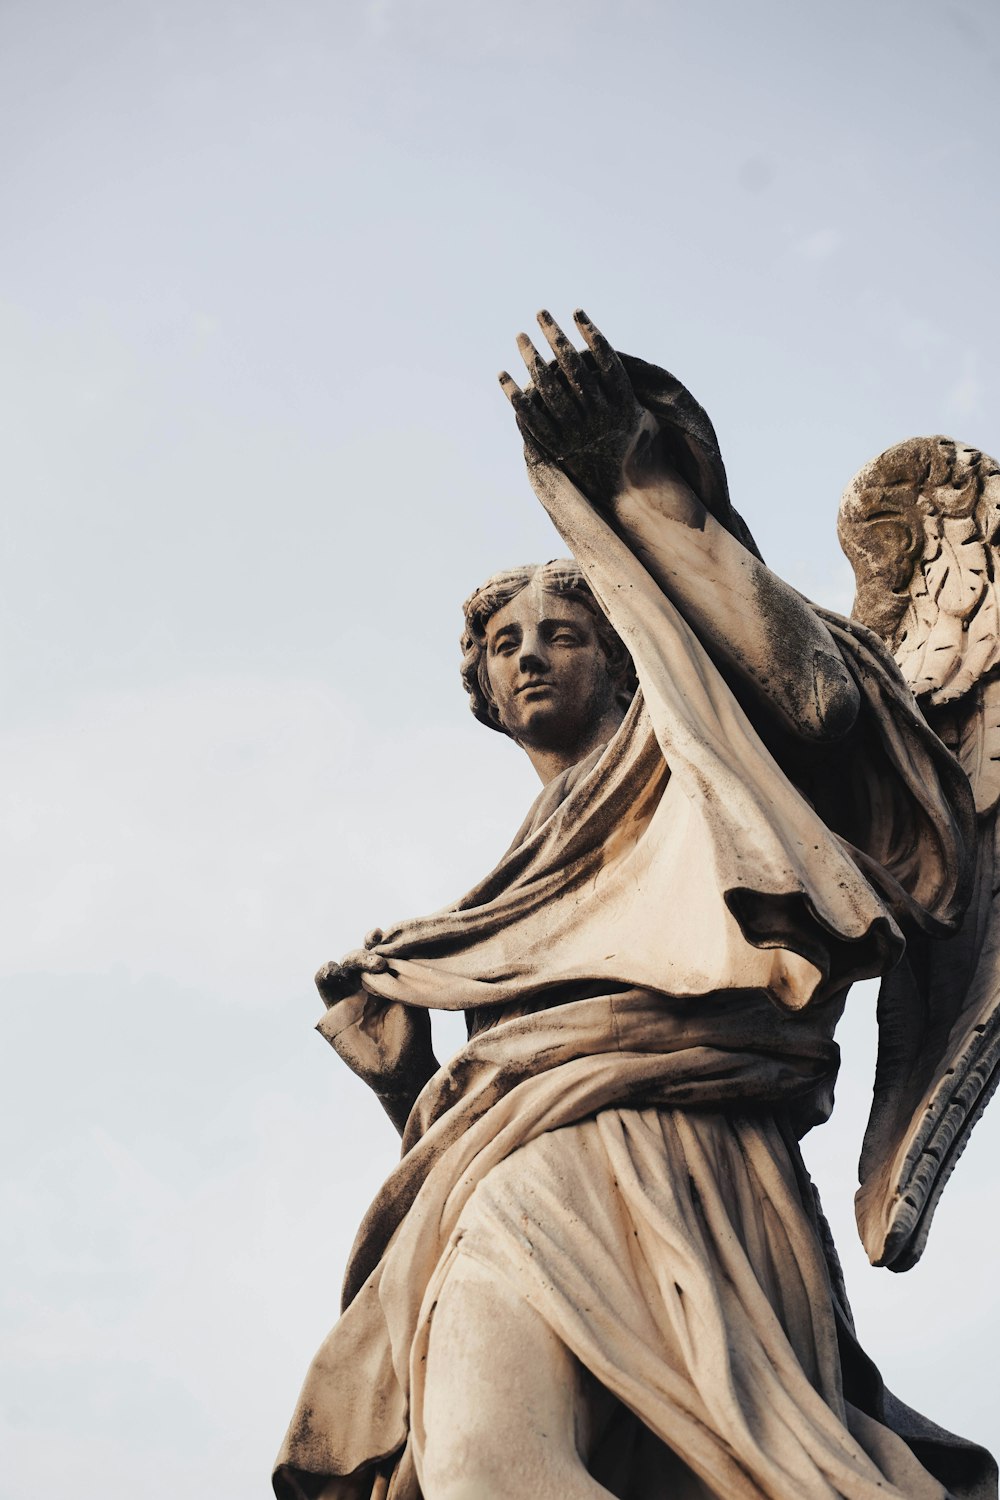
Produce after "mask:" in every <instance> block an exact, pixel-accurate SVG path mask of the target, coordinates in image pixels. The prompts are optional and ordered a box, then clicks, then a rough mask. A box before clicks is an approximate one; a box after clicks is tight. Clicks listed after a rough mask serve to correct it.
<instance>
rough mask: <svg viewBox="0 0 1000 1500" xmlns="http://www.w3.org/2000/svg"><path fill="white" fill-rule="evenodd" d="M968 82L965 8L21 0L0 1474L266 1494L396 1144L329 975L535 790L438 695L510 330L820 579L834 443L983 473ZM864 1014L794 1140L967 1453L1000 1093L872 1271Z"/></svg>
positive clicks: (488, 843)
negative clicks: (653, 420)
mask: <svg viewBox="0 0 1000 1500" xmlns="http://www.w3.org/2000/svg"><path fill="white" fill-rule="evenodd" d="M998 71H1000V10H998V9H997V8H996V7H995V5H993V4H992V3H990V0H954V3H943V0H937V3H930V0H909V3H904V0H865V3H859V0H848V3H845V0H839V3H837V4H833V3H832V0H827V3H824V4H821V3H818V0H760V3H757V4H754V5H746V4H742V3H738V0H719V3H712V0H698V3H693V0H685V3H683V4H682V3H671V0H616V3H613V4H612V3H596V0H507V3H505V4H503V5H499V4H484V3H479V0H326V3H319V0H215V3H212V0H208V3H206V0H169V3H160V0H131V3H128V0H88V3H87V4H85V5H83V4H79V3H75V0H62V3H58V0H3V3H2V5H0V154H2V193H0V216H2V220H3V233H2V236H0V273H2V274H0V334H2V337H0V347H2V349H3V364H2V369H3V375H2V379H3V393H2V403H0V414H2V415H0V421H2V423H3V441H2V444H0V463H2V467H3V494H4V505H3V512H2V521H0V538H2V543H3V545H2V548H0V556H2V568H3V577H2V582H0V615H2V621H3V642H4V647H5V653H4V660H3V668H2V670H3V688H4V700H5V703H6V704H7V713H6V715H5V718H4V721H3V727H2V731H0V756H2V762H0V764H2V777H0V809H2V813H0V817H2V825H3V843H4V848H5V850H6V854H7V858H6V859H5V861H4V866H3V872H2V889H0V914H2V916H0V922H2V934H3V942H2V944H0V993H2V1000H3V1005H4V1029H5V1032H6V1034H7V1045H6V1046H5V1048H4V1049H3V1050H4V1059H3V1067H4V1069H5V1072H4V1078H3V1086H2V1091H0V1092H2V1101H3V1104H2V1108H3V1110H4V1116H5V1118H4V1121H3V1126H2V1132H3V1139H4V1141H5V1143H6V1145H7V1147H8V1150H7V1153H6V1155H7V1161H6V1171H5V1178H4V1185H3V1189H2V1195H3V1196H2V1200H0V1241H2V1246H3V1251H2V1254H3V1271H2V1282H0V1304H2V1309H3V1321H4V1324H5V1328H4V1329H3V1332H2V1342H3V1348H4V1361H3V1396H2V1418H0V1449H2V1451H3V1454H4V1458H3V1461H2V1465H0V1497H2V1500H42V1497H45V1500H48V1497H50V1496H51V1497H60V1500H61V1497H62V1496H64V1495H69V1494H72V1496H73V1497H74V1500H99V1497H100V1500H106V1497H107V1496H109V1495H121V1496H122V1497H125V1496H128V1497H132V1496H138V1497H141V1500H176V1497H177V1496H178V1495H185V1496H186V1495H193V1494H198V1495H206V1496H209V1495H210V1496H212V1497H213V1500H249V1497H252V1496H254V1495H260V1496H264V1495H267V1494H268V1493H270V1490H269V1474H270V1466H271V1461H272V1458H273V1455H274V1452H275V1450H276V1448H277V1445H278V1442H279V1440H280V1438H281V1435H282V1432H283V1430H284V1426H285V1424H286V1422H287V1420H288V1417H289V1415H290V1413H291V1410H292V1406H293V1404H294V1400H295V1397H296V1393H297V1390H298V1386H299V1383H300V1381H301V1379H302V1376H303V1374H304V1372H305V1369H306V1366H307V1363H308V1361H309V1359H310V1357H311V1355H312V1353H313V1351H314V1349H315V1347H316V1345H317V1344H318V1343H319V1342H320V1340H321V1338H322V1337H323V1336H324V1334H325V1332H326V1331H327V1328H328V1327H329V1325H330V1324H331V1322H332V1321H333V1319H334V1317H335V1315H336V1310H337V1302H338V1290H339V1282H340V1276H341V1272H342V1269H343V1265H344V1262H345V1259H346V1256H347V1252H348V1248H349V1245H350V1242H351V1239H352V1237H353V1234H354V1230H355V1228H356V1226H357V1223H358V1221H359V1220H360V1218H361V1215H362V1213H363V1211H364V1209H365V1207H366V1206H367V1203H368V1201H369V1200H370V1198H371V1196H372V1195H373V1194H374V1192H375V1190H376V1188H377V1187H378V1185H379V1183H380V1181H381V1179H382V1177H383V1176H384V1175H385V1174H386V1172H387V1171H388V1169H389V1167H390V1165H391V1163H392V1160H393V1157H394V1154H395V1151H396V1149H397V1143H396V1140H395V1136H394V1133H393V1131H392V1127H391V1126H390V1125H389V1123H388V1121H387V1120H386V1119H385V1118H384V1117H383V1115H382V1114H381V1111H380V1110H379V1107H378V1105H377V1104H376V1103H375V1102H374V1101H373V1100H372V1099H370V1098H369V1096H368V1095H367V1094H366V1092H365V1090H364V1088H363V1087H362V1085H360V1084H359V1083H356V1082H355V1080H354V1079H353V1078H352V1077H351V1076H350V1075H349V1074H348V1073H347V1072H346V1070H345V1069H344V1068H343V1067H342V1065H341V1064H340V1063H339V1061H338V1059H337V1058H336V1057H335V1056H334V1054H333V1053H332V1052H331V1051H330V1049H329V1048H328V1047H327V1046H326V1045H325V1043H324V1042H322V1041H321V1040H320V1039H319V1038H318V1037H317V1036H315V1034H314V1033H313V1031H312V1029H311V1028H312V1025H313V1023H314V1021H315V1020H316V1018H317V1015H318V1012H319V1009H320V1006H319V1003H318V1001H317V998H316V996H315V992H314V990H313V986H312V979H311V976H312V973H313V971H314V969H315V968H316V967H317V966H318V964H319V963H321V962H322V961H324V960H326V959H328V958H334V957H339V956H340V955H341V954H342V953H343V952H344V951H345V950H347V949H349V948H352V947H354V946H356V945H357V943H358V942H359V940H360V939H361V937H362V936H363V934H364V933H365V931H367V930H368V929H369V928H370V927H372V926H375V925H385V924H387V923H389V922H391V921H393V920H395V919H397V918H399V917H404V916H413V915H418V914H421V913H423V912H426V911H429V910H431V909H433V908H435V907H437V906H440V905H442V904H444V903H445V902H446V901H449V900H451V899H453V898H455V897H457V896H458V895H460V894H461V893H462V891H463V890H464V889H465V888H466V887H468V886H469V885H471V884H472V883H474V881H475V880H477V879H478V878H479V877H480V876H481V875H483V874H484V873H485V871H486V870H487V869H488V868H489V867H490V866H491V865H492V864H493V863H494V862H495V860H496V858H497V857H498V855H499V854H500V853H501V852H502V851H503V849H504V848H505V847H506V844H507V843H508V841H509V838H510V836H511V835H512V833H513V831H514V829H515V828H516V827H517V825H518V824H519V823H520V821H521V818H522V816H523V814H524V811H525V810H526V807H527V805H528V803H529V802H530V800H531V798H532V797H533V796H534V794H535V789H536V783H535V782H534V780H533V773H532V772H531V770H530V767H529V766H528V764H527V762H526V761H524V760H523V759H522V757H521V756H520V754H519V752H518V751H517V750H516V748H515V747H514V746H512V745H511V744H510V743H509V742H507V741H505V740H503V739H502V738H501V737H500V736H498V735H493V734H490V733H489V732H488V731H486V730H484V729H483V728H481V727H480V726H479V725H478V724H476V723H475V721H474V720H473V719H472V717H471V715H470V714H469V712H468V708H467V706H466V702H465V698H464V694H463V692H462V689H461V686H460V683H459V678H458V647H457V637H458V633H459V628H460V623H461V620H460V612H459V606H460V602H461V600H462V599H463V598H464V597H465V595H466V594H468V593H469V592H470V591H471V589H472V588H473V587H474V586H475V585H476V584H478V583H479V582H481V581H482V579H483V578H484V577H485V576H486V575H487V574H488V573H490V572H491V571H493V570H495V569H496V568H498V567H503V566H508V565H511V564H516V563H520V562H523V561H527V560H545V559H546V558H549V557H552V556H555V555H560V554H561V553H562V552H563V551H564V549H563V547H562V544H561V543H560V542H559V540H558V538H556V537H555V536H554V534H553V533H552V531H551V529H550V527H549V523H548V522H547V520H546V519H545V518H544V516H543V515H542V512H541V510H540V508H539V506H538V504H537V502H536V501H535V500H534V497H533V496H532V494H531V492H530V490H529V488H528V485H527V482H526V480H525V478H524V474H523V468H522V464H521V458H520V445H519V442H518V440H517V437H516V433H515V432H514V430H513V427H512V424H511V420H510V414H509V410H508V409H507V408H506V404H505V402H504V400H503V398H502V396H501V394H500V392H499V389H498V387H497V385H496V379H495V377H496V372H497V370H498V369H499V368H500V367H501V366H504V365H511V361H512V359H513V358H514V357H515V356H514V351H513V336H514V334H515V333H516V332H517V330H518V329H520V328H523V327H526V326H528V324H529V322H530V320H531V318H532V316H533V313H534V311H535V309H536V308H538V307H539V306H542V305H547V306H549V307H551V308H552V310H553V312H555V314H556V315H557V316H562V317H565V318H568V316H569V314H570V312H571V310H572V308H573V307H574V306H576V305H577V304H579V303H582V304H583V306H585V307H586V308H587V310H588V312H589V313H590V314H591V315H592V316H593V317H594V318H595V320H596V321H597V322H598V323H599V324H600V325H601V326H602V328H603V329H604V330H605V331H606V332H607V334H608V335H609V337H611V338H612V339H613V340H614V342H615V343H617V344H618V346H619V347H621V348H623V349H626V350H628V351H629V352H630V353H634V354H638V355H641V356H643V357H645V358H647V359H650V360H653V361H655V362H657V363H660V364H664V365H666V366H668V367H669V368H671V369H673V370H674V371H675V372H676V373H677V374H679V375H680V376H681V377H682V379H684V380H685V382H686V383H687V384H689V385H690V386H691V388H692V389H693V390H694V392H695V394H696V395H697V396H698V397H699V398H700V399H701V400H702V401H703V402H704V404H705V405H706V406H707V408H708V410H709V412H710V414H711V415H712V417H713V420H714V422H715V424H716V427H717V429H718V432H719V435H720V439H721V443H722V448H723V453H724V455H725V457H726V461H727V465H728V469H729V474H730V481H731V486H732V491H733V495H734V499H735V501H736V504H737V505H738V507H739V508H740V510H742V511H743V513H744V514H745V515H746V517H747V519H748V520H749V522H750V524H751V526H752V528H753V530H754V531H755V533H756V535H757V538H758V541H759V542H760V544H761V547H762V549H763V551H764V553H765V555H766V556H767V558H768V560H769V561H770V563H771V564H772V566H774V567H775V568H776V569H777V571H779V572H780V573H781V574H782V575H783V576H784V577H786V578H787V579H788V580H789V581H790V582H792V583H793V584H795V585H796V586H797V587H799V588H800V589H802V590H803V591H805V592H807V593H809V594H810V595H812V596H813V597H815V598H816V599H817V600H818V601H819V602H821V603H824V604H827V605H830V606H832V607H835V608H840V609H848V608H849V607H850V600H851V582H850V576H849V571H848V569H847V565H846V563H845V562H844V561H843V559H842V557H841V555H840V553H839V551H838V548H837V543H836V538H835V533H834V523H835V516H836V508H837V501H838V497H839V495H840V492H841V490H842V489H843V487H844V486H845V484H846V483H847V481H848V480H849V479H850V478H851V476H852V474H853V473H854V472H855V471H856V469H858V468H859V467H860V466H861V464H862V463H863V462H865V461H866V460H867V459H869V458H871V457H872V456H874V454H876V453H877V452H879V451H880V450H881V449H883V448H885V447H887V446H888V445H889V444H890V443H893V442H896V441H898V440H900V439H902V438H904V437H907V436H911V435H914V434H917V433H926V432H939V431H945V432H950V433H952V434H953V435H954V436H956V437H958V438H960V439H962V440H965V441H969V442H973V443H975V444H977V445H978V446H980V447H983V448H985V449H986V450H987V451H992V452H993V453H994V454H996V453H998V452H1000V400H998V396H1000V390H998V377H997V374H996V373H995V368H994V358H995V350H996V348H997V347H998V345H1000V315H998V304H997V297H996V246H997V243H998V239H1000V233H998V231H1000V208H998V201H1000V200H998V192H997V186H998V184H997V161H998V148H1000V141H998V129H997V107H996V94H997V84H996V80H997V74H998ZM511 368H513V365H511ZM873 1006H874V996H873V993H872V992H871V989H870V987H868V988H865V989H859V990H858V991H856V992H855V994H854V996H853V997H852V1002H851V1007H850V1010H849V1015H848V1019H847V1022H846V1023H845V1025H844V1028H843V1032H842V1036H841V1041H842V1044H843V1048H844V1071H843V1075H842V1083H841V1089H840V1093H841V1099H840V1103H839V1106H838V1111H837V1113H836V1115H835V1118H834V1121H833V1122H832V1123H831V1124H830V1125H829V1126H827V1127H825V1129H824V1130H823V1131H822V1132H819V1133H817V1135H816V1137H815V1138H814V1139H812V1140H810V1142H809V1143H807V1149H808V1157H809V1161H810V1163H811V1165H812V1167H813V1170H814V1172H815V1174H816V1176H817V1180H818V1182H819V1185H820V1187H821V1190H822V1192H823V1196H824V1200H825V1203H826V1207H827V1211H828V1213H829V1215H830V1217H831V1219H832V1220H833V1222H834V1225H835V1229H836V1234H837V1238H838V1243H839V1245H840V1249H841V1254H842V1256H843V1258H844V1261H845V1264H846V1268H847V1274H848V1281H849V1287H850V1290H851V1294H852V1297H853V1300H854V1303H855V1312H856V1316H857V1321H858V1323H859V1327H860V1331H861V1335H862V1339H863V1342H864V1343H865V1345H866V1347H867V1348H868V1350H869V1352H870V1353H871V1354H872V1355H873V1357H874V1358H875V1359H876V1360H877V1361H878V1363H879V1364H880V1366H881V1368H882V1370H883V1371H884V1373H885V1375H886V1378H887V1380H888V1381H889V1383H890V1384H891V1385H893V1386H894V1387H895V1389H896V1390H897V1392H898V1394H899V1395H900V1396H902V1397H903V1398H904V1399H905V1400H907V1401H909V1402H911V1403H912V1404H914V1405H916V1406H918V1407H920V1408H922V1409H923V1410H925V1411H926V1412H927V1413H928V1415H930V1416H932V1417H933V1418H935V1419H936V1420H937V1421H939V1422H942V1423H944V1424H945V1425H950V1426H952V1427H954V1428H956V1429H957V1430H959V1431H961V1432H963V1433H965V1434H967V1435H969V1436H973V1437H977V1438H979V1439H980V1440H982V1441H985V1442H987V1443H989V1444H992V1445H993V1446H994V1447H995V1448H1000V1416H998V1411H997V1403H996V1391H997V1388H998V1380H997V1363H998V1358H1000V1356H998V1355H997V1353H996V1348H997V1345H998V1342H1000V1289H998V1280H997V1276H996V1272H995V1269H994V1262H995V1254H994V1240H995V1238H996V1236H997V1234H998V1231H1000V1201H998V1186H1000V1170H998V1168H997V1167H996V1166H995V1160H996V1157H997V1155H998V1154H1000V1104H998V1105H996V1106H995V1107H994V1112H993V1114H992V1116H990V1115H988V1116H987V1119H986V1120H985V1122H984V1123H983V1124H982V1125H981V1126H980V1127H979V1128H978V1130H977V1133H976V1136H975V1137H974V1139H973V1143H972V1145H971V1146H970V1148H969V1150H968V1152H967V1154H966V1156H965V1158H964V1159H963V1161H962V1162H961V1164H960V1166H959V1168H958V1171H957V1173H956V1175H955V1177H954V1179H953V1181H952V1183H951V1185H950V1187H949V1188H948V1190H947V1192H946V1194H945V1197H944V1200H943V1204H942V1206H941V1208H940V1210H939V1213H938V1217H937V1221H936V1224H935V1227H934V1230H933V1232H932V1236H931V1242H930V1248H929V1250H928V1252H927V1254H926V1256H925V1259H924V1261H923V1262H922V1264H921V1265H920V1266H919V1267H918V1268H917V1269H916V1270H915V1271H913V1272H910V1273H908V1274H907V1275H905V1276H893V1275H891V1274H890V1273H888V1272H886V1271H877V1270H873V1269H871V1268H869V1267H868V1265H867V1262H866V1260H865V1257H864V1254H863V1252H862V1250H861V1248H860V1245H859V1243H858V1241H857V1236H856V1233H855V1231H854V1227H853V1211H852V1194H853V1190H854V1185H855V1180H856V1178H855V1163H856V1160H857V1154H858V1149H859V1145H860V1139H861V1132H862V1129H863V1125H864V1117H865V1113H866V1101H867V1098H868V1097H870V1086H871V1078H872V1070H873V1045H874V1041H873V1020H872V1017H873ZM456 1039H457V1038H456V1032H455V1029H454V1027H452V1030H451V1031H450V1032H448V1034H447V1035H446V1036H445V1037H444V1038H443V1042H444V1044H445V1045H453V1044H454V1042H455V1040H456Z"/></svg>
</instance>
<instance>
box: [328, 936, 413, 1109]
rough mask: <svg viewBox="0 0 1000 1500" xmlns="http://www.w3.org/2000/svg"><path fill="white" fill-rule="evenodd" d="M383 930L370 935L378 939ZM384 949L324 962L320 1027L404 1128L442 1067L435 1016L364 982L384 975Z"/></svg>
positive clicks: (348, 1063) (355, 953) (385, 963)
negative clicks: (324, 1012)
mask: <svg viewBox="0 0 1000 1500" xmlns="http://www.w3.org/2000/svg"><path fill="white" fill-rule="evenodd" d="M379 937H381V934H380V933H379V934H374V933H372V934H369V939H368V940H369V941H373V940H374V941H377V940H378V938H379ZM388 967H389V965H388V963H387V962H386V960H385V959H384V958H383V957H382V955H381V954H379V953H372V952H370V951H369V950H368V949H367V948H359V949H358V950H357V951H355V952H353V953H349V954H347V956H346V958H344V959H343V961H342V962H341V963H339V964H338V963H329V964H324V965H323V967H322V968H321V969H320V970H319V972H318V973H317V975H316V988H317V989H318V990H319V992H320V994H321V995H322V997H323V1000H324V1002H325V1003H326V1005H327V1007H328V1014H327V1016H326V1017H325V1019H324V1021H323V1022H322V1023H321V1027H320V1029H321V1031H322V1033H323V1035H324V1036H325V1037H326V1039H327V1041H328V1042H329V1043H330V1044H331V1046H332V1047H333V1049H334V1051H335V1052H336V1053H337V1055H338V1056H339V1057H340V1058H341V1059H342V1060H343V1061H344V1062H346V1064H347V1066H348V1067H349V1068H350V1069H351V1071H352V1072H353V1073H356V1074H357V1076H358V1077H359V1078H360V1079H361V1080H362V1081H363V1082H364V1083H366V1084H367V1085H368V1087H369V1088H370V1089H372V1091H373V1092H374V1093H375V1094H376V1095H377V1096H378V1098H379V1099H380V1100H381V1101H382V1105H383V1107H384V1108H385V1110H386V1112H387V1113H388V1114H389V1116H390V1118H391V1119H392V1121H393V1123H394V1124H395V1125H396V1127H397V1129H398V1130H400V1132H402V1130H403V1127H404V1125H405V1123H406V1117H407V1115H408V1114H409V1112H410V1108H411V1106H412V1104H413V1101H414V1099H415V1098H416V1096H417V1095H418V1094H419V1092H420V1090H421V1089H422V1088H423V1086H424V1084H425V1083H426V1082H427V1080H428V1078H430V1077H431V1075H432V1074H433V1073H435V1072H436V1071H437V1067H438V1063H437V1058H436V1057H435V1056H434V1049H433V1045H432V1041H431V1018H430V1015H429V1013H428V1012H427V1011H426V1010H424V1009H422V1008H420V1007H414V1006H410V1005H404V1004H402V1003H401V1002H399V1001H396V1000H383V999H382V998H381V997H380V996H378V995H373V994H371V993H370V992H369V991H367V990H365V989H364V988H363V986H362V982H361V976H362V974H384V973H385V972H386V970H387V969H388Z"/></svg>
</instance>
